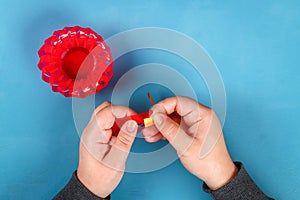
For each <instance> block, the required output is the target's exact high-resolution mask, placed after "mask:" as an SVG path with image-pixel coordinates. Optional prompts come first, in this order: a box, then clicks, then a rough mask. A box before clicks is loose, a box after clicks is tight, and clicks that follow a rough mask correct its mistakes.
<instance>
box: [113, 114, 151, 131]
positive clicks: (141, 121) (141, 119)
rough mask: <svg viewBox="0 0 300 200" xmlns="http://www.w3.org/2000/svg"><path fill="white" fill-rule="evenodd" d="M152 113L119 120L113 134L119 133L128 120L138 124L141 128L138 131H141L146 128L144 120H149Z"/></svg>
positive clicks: (114, 126) (115, 124)
mask: <svg viewBox="0 0 300 200" xmlns="http://www.w3.org/2000/svg"><path fill="white" fill-rule="evenodd" d="M151 114H152V112H151V111H150V112H144V113H140V114H136V115H131V116H127V117H123V118H117V119H116V121H115V123H114V125H113V127H112V131H113V133H119V131H120V127H121V126H122V125H123V124H124V123H125V122H127V121H128V120H134V121H136V123H137V124H138V125H139V126H140V127H139V130H138V131H141V128H143V126H144V119H145V118H149V117H150V116H151Z"/></svg>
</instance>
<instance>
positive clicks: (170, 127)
mask: <svg viewBox="0 0 300 200" xmlns="http://www.w3.org/2000/svg"><path fill="white" fill-rule="evenodd" d="M178 129H179V128H178V127H177V126H176V125H175V124H173V123H171V124H165V125H164V126H163V128H162V130H161V131H162V132H164V133H166V134H167V135H169V136H170V137H171V138H173V137H174V136H175V135H176V133H177V131H178Z"/></svg>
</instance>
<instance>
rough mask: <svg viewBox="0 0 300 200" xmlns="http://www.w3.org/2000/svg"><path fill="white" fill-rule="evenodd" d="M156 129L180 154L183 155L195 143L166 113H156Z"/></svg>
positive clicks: (153, 116)
mask: <svg viewBox="0 0 300 200" xmlns="http://www.w3.org/2000/svg"><path fill="white" fill-rule="evenodd" d="M151 117H152V118H153V121H154V124H155V126H156V128H157V129H158V130H159V131H160V132H161V134H162V135H163V136H164V137H165V138H166V139H167V140H168V141H169V142H170V144H171V145H172V146H173V147H174V148H175V149H176V151H177V152H178V153H179V154H183V153H184V152H185V151H186V150H187V149H188V148H189V146H190V145H191V144H192V142H193V138H192V137H191V136H189V135H188V134H187V133H186V132H185V131H184V130H182V128H180V126H179V124H177V123H176V122H175V121H174V120H172V119H171V118H170V117H168V116H167V115H165V114H164V113H154V114H153V115H152V116H151Z"/></svg>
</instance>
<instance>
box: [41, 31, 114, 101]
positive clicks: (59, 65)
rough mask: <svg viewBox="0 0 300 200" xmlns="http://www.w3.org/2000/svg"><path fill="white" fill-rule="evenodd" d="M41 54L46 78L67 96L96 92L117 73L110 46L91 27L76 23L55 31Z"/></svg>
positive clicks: (55, 90) (83, 95)
mask: <svg viewBox="0 0 300 200" xmlns="http://www.w3.org/2000/svg"><path fill="white" fill-rule="evenodd" d="M38 54H39V57H40V61H39V63H38V67H39V68H40V70H41V71H42V79H43V80H44V81H46V82H48V83H49V84H50V85H51V87H52V90H53V91H54V92H60V93H61V94H63V95H64V96H66V97H71V96H73V97H80V98H84V97H86V96H88V95H91V94H95V93H97V92H99V91H100V90H101V89H102V88H104V87H105V86H106V85H107V84H108V82H109V81H110V79H111V78H112V75H113V72H112V66H113V59H112V56H111V52H110V49H109V47H108V46H107V45H106V44H105V42H104V41H103V39H102V37H101V36H100V35H98V34H97V33H96V32H94V31H93V30H92V29H90V28H81V27H79V26H75V27H65V28H64V29H63V30H58V31H55V32H54V33H53V35H52V36H51V37H50V38H48V39H46V40H45V43H44V45H43V46H42V47H41V48H40V50H39V51H38Z"/></svg>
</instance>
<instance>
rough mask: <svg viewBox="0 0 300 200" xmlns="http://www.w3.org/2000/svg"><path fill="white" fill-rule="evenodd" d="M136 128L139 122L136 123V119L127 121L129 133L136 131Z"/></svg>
mask: <svg viewBox="0 0 300 200" xmlns="http://www.w3.org/2000/svg"><path fill="white" fill-rule="evenodd" d="M136 128H137V124H136V122H135V121H132V120H130V121H128V122H127V125H126V130H127V131H128V132H129V133H132V132H134V131H135V130H136Z"/></svg>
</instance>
